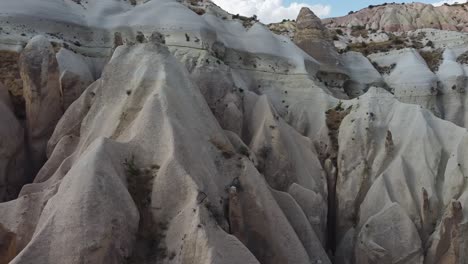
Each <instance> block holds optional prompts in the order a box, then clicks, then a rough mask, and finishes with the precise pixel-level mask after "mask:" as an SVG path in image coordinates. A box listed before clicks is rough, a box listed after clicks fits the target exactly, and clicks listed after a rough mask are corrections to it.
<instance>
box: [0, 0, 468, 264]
mask: <svg viewBox="0 0 468 264" xmlns="http://www.w3.org/2000/svg"><path fill="white" fill-rule="evenodd" d="M25 1H29V2H28V3H29V4H30V5H31V6H32V7H33V8H32V9H33V10H34V11H37V10H41V12H33V14H34V15H33V14H32V13H31V12H32V11H31V10H30V9H27V8H26V9H25V8H20V7H23V5H18V4H17V3H16V2H11V3H10V2H9V3H8V5H7V4H5V3H3V2H0V8H1V9H2V14H3V13H6V14H10V15H13V14H16V15H13V16H15V17H16V19H17V20H14V21H13V20H8V23H6V22H5V23H4V22H3V21H4V18H3V15H2V14H0V25H1V26H2V27H4V26H5V30H7V31H9V33H10V34H8V36H6V35H3V34H2V32H3V31H0V44H1V45H0V49H1V48H2V47H3V46H2V45H9V46H8V47H9V48H11V46H12V45H13V46H15V47H16V48H17V53H21V54H22V55H21V59H20V66H21V67H20V69H21V78H22V79H23V81H24V85H23V87H24V89H23V90H24V96H25V99H26V102H27V105H26V110H27V115H26V117H27V120H26V127H25V129H23V128H22V126H21V122H19V121H18V120H17V119H16V118H15V116H14V115H13V113H12V107H11V104H10V102H9V100H10V98H9V95H8V94H7V93H6V92H5V93H4V94H3V95H2V97H0V98H1V99H2V100H1V101H0V108H2V109H3V112H4V113H5V115H4V116H2V119H1V120H0V128H1V129H0V135H2V138H14V139H17V140H9V141H2V142H1V143H2V144H1V145H0V154H1V155H0V194H2V195H3V193H5V195H6V196H5V197H6V198H1V199H4V200H9V201H8V202H3V203H0V262H1V261H4V262H6V261H10V263H13V264H23V263H39V264H46V263H96V264H97V263H182V264H185V263H186V264H189V263H191V264H192V263H222V264H225V263H228V264H231V263H232V264H234V263H247V264H257V263H268V264H270V263H272V264H283V263H294V264H295V263H298V264H299V263H300V264H303V263H310V264H316V263H325V264H326V263H349V264H354V263H356V264H357V263H369V264H371V263H372V264H374V263H375V264H377V263H400V264H406V263H417V264H422V263H465V262H466V260H465V255H464V252H468V248H467V245H468V241H467V234H468V228H467V225H466V223H467V216H468V212H467V210H466V208H468V207H467V203H468V189H467V185H466V184H465V181H466V175H468V172H467V164H466V157H467V155H468V152H467V146H468V143H467V142H468V141H467V140H468V133H467V131H466V129H465V128H463V127H460V126H457V125H455V124H454V123H456V124H458V125H462V126H463V125H464V123H463V122H462V121H464V118H465V115H464V112H465V110H464V109H465V108H464V105H465V103H464V101H465V97H464V96H462V95H461V94H462V90H463V89H465V88H466V87H465V86H466V80H465V78H464V76H466V74H465V71H466V65H465V64H464V63H466V62H464V61H463V60H460V59H459V57H460V56H461V55H462V54H463V53H464V52H465V51H466V47H465V48H463V45H464V43H465V42H463V41H464V38H460V35H453V34H452V33H454V34H455V33H456V34H461V33H458V32H451V33H447V32H445V31H444V32H439V33H437V32H438V31H434V32H435V33H434V34H430V35H428V36H426V37H425V36H422V37H421V38H420V41H422V42H424V43H425V42H429V40H431V41H433V42H434V43H433V44H434V47H430V45H429V46H428V47H426V48H424V47H419V48H417V47H416V48H412V49H410V48H407V49H403V48H402V49H399V50H395V51H394V50H391V51H388V52H372V54H371V55H369V54H365V55H364V54H361V53H358V52H347V53H345V54H338V52H337V51H336V50H335V48H334V47H333V46H332V43H331V41H330V36H329V34H331V33H330V31H328V30H327V29H326V28H325V27H324V26H323V25H322V24H321V22H320V20H319V19H318V18H317V17H316V16H315V15H314V14H313V13H312V12H311V11H310V10H308V9H303V10H301V13H300V14H299V17H298V21H297V24H296V25H295V26H297V28H294V30H293V31H294V32H295V33H294V41H296V43H297V44H298V45H299V46H300V47H298V45H296V44H295V43H294V42H292V41H291V40H290V39H289V38H287V37H284V36H277V35H275V34H273V33H272V32H270V31H269V30H268V28H267V27H265V26H264V25H261V24H259V23H254V21H253V20H249V21H248V23H246V21H245V20H243V19H244V18H241V17H240V18H239V17H237V16H233V15H230V14H227V13H226V12H224V11H222V10H220V9H219V7H216V6H215V5H213V4H212V3H210V2H207V1H188V2H183V1H182V3H181V2H180V1H172V0H167V1H155V0H152V1H117V2H116V1H107V0H102V1H101V0H100V1H97V0H89V1H72V2H66V3H63V2H60V1H59V0H51V1H50V2H49V1H46V2H44V1H33V0H25ZM50 10H60V11H61V12H51V11H50ZM18 14H21V15H18ZM44 14H46V15H44ZM64 14H65V15H64ZM8 19H11V17H9V18H8ZM5 21H6V20H5ZM252 23H254V24H253V25H252ZM17 24H20V25H25V26H24V27H19V28H21V29H23V28H26V29H27V31H26V33H22V32H20V31H18V28H16V27H15V26H16V25H17ZM51 28H53V29H54V30H57V31H60V32H61V33H62V34H58V35H57V34H55V35H50V34H46V33H48V32H51V31H50V29H51ZM29 30H30V31H29ZM350 30H351V29H350ZM158 31H161V32H158ZM31 32H34V34H46V35H45V36H42V37H41V36H38V37H34V38H32V39H31V40H30V41H29V43H28V45H26V48H24V50H22V51H21V52H20V50H21V49H22V44H21V43H22V42H21V41H24V40H25V39H27V37H29V34H32V33H31ZM428 32H429V31H428ZM342 33H343V35H340V36H339V37H338V39H339V41H342V40H343V41H344V40H345V39H346V38H348V36H349V35H350V34H348V33H349V32H342ZM21 34H24V35H26V36H22V35H21ZM337 34H338V32H337ZM379 34H384V33H379ZM413 34H414V36H418V32H412V33H411V34H410V33H409V34H408V35H407V36H406V37H407V38H408V39H410V38H411V37H412V36H413ZM370 36H376V35H370ZM379 36H380V35H379ZM390 36H391V35H387V37H389V38H390ZM462 36H463V35H462ZM23 37H25V38H23ZM401 37H402V38H403V36H401ZM448 37H450V38H448ZM359 38H361V40H362V38H364V37H363V36H360V37H353V41H354V42H356V41H357V39H359ZM426 38H427V39H426ZM5 39H7V40H8V41H4V40H5ZM350 39H351V37H350ZM447 39H451V40H455V39H458V40H457V42H455V41H451V43H447ZM378 40H379V41H381V42H385V41H390V40H389V39H385V38H383V37H382V38H380V39H378ZM2 41H4V42H2ZM15 41H16V42H15ZM353 41H352V42H353ZM392 41H393V40H392ZM354 42H353V43H354ZM403 42H404V43H406V42H407V41H403ZM449 42H450V41H449ZM452 42H453V43H452ZM2 43H3V44H2ZM5 43H7V44H5ZM15 43H16V44H15ZM353 43H351V44H353ZM366 43H370V41H369V42H366ZM348 44H349V43H348ZM348 44H347V45H348ZM392 45H406V44H401V43H400V44H394V43H393V44H392ZM444 45H448V46H446V47H444ZM422 46H424V45H422ZM439 48H440V49H442V48H445V49H446V50H445V51H444V52H443V56H442V58H443V61H441V63H440V65H437V66H439V67H438V69H437V70H436V67H434V66H435V65H434V64H437V63H435V62H433V61H432V62H433V63H430V62H431V61H428V60H427V59H428V58H427V57H424V56H426V55H427V54H426V55H424V54H423V53H421V52H422V51H434V50H436V49H439ZM418 49H419V50H418ZM417 50H418V51H417ZM366 55H367V56H366ZM461 57H462V58H463V56H461ZM335 59H336V60H335ZM337 62H338V64H337ZM340 63H341V64H340ZM393 64H395V65H393ZM0 65H1V64H0ZM392 65H393V66H392ZM103 68H104V70H103ZM340 74H341V75H340ZM344 75H346V81H345V78H343V79H341V80H342V82H341V83H339V84H337V83H332V82H331V81H332V80H336V79H337V78H338V77H340V76H344ZM415 76H417V77H418V78H415ZM10 77H11V76H10ZM0 78H3V77H1V76H0ZM340 78H341V77H340ZM2 80H6V79H2ZM9 83H10V84H11V82H9ZM454 84H455V85H456V89H452V88H451V87H453V85H454ZM433 87H435V88H437V90H436V92H434V89H432V88H433ZM7 89H8V88H6V89H1V87H0V91H6V90H7ZM10 91H11V89H10ZM449 91H452V92H451V93H449ZM455 91H456V92H455ZM390 92H393V94H392V93H390ZM337 97H339V98H340V99H341V100H340V99H338V98H337ZM350 98H354V99H350ZM421 106H422V107H421ZM62 109H63V111H65V112H64V113H63V111H62ZM65 109H66V110H65ZM429 110H431V111H429ZM62 113H63V116H62ZM434 113H435V114H437V116H438V117H436V115H434ZM440 117H442V118H445V119H447V120H448V121H446V120H442V119H441V118H440ZM455 120H456V121H455ZM7 124H8V125H7ZM23 131H26V132H23ZM2 133H4V134H2ZM24 133H26V136H27V137H26V139H27V140H25V142H23V141H22V140H20V139H23V136H22V135H23V134H24ZM13 135H21V137H14V136H13ZM23 148H30V149H32V150H34V151H33V152H32V154H33V155H32V156H33V158H34V162H36V163H35V166H36V168H35V169H36V170H37V171H38V172H37V173H36V174H35V178H34V179H26V178H24V177H20V175H19V174H18V173H19V172H21V168H29V166H25V165H24V163H22V162H23V161H21V155H19V154H20V153H21V151H20V150H21V149H23ZM38 157H39V158H41V159H39V158H38ZM38 161H40V162H38ZM42 164H43V165H42ZM28 165H29V163H28ZM25 179H26V180H25ZM26 182H32V183H30V184H26V185H24V183H26ZM4 183H6V185H5V184H4ZM23 185H24V186H23ZM3 186H7V187H8V188H6V189H5V188H4V189H2V188H3ZM10 186H13V187H14V188H16V191H15V193H14V194H12V195H10V192H9V190H10V188H11V187H10ZM21 187H22V188H21ZM20 188H21V191H20V190H19V189H20ZM2 192H3V193H2ZM18 192H19V194H18ZM12 199H13V200H12Z"/></svg>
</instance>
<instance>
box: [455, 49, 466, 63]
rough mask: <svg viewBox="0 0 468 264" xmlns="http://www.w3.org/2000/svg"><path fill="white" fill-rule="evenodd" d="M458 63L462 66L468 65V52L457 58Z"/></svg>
mask: <svg viewBox="0 0 468 264" xmlns="http://www.w3.org/2000/svg"><path fill="white" fill-rule="evenodd" d="M457 62H458V63H461V64H468V51H466V52H464V53H462V54H461V55H460V56H458V58H457Z"/></svg>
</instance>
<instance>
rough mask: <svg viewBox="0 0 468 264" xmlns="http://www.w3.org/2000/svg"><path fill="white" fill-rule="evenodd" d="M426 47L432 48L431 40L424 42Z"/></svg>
mask: <svg viewBox="0 0 468 264" xmlns="http://www.w3.org/2000/svg"><path fill="white" fill-rule="evenodd" d="M426 47H431V48H434V42H432V40H429V41H428V42H427V43H426Z"/></svg>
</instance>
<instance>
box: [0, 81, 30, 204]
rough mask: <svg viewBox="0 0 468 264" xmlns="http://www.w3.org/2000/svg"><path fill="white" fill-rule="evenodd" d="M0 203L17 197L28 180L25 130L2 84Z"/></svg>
mask: <svg viewBox="0 0 468 264" xmlns="http://www.w3.org/2000/svg"><path fill="white" fill-rule="evenodd" d="M0 111H1V113H2V115H1V117H0V124H1V125H0V142H1V148H0V201H8V200H11V199H14V198H16V197H17V195H18V193H19V192H20V190H21V187H22V186H23V185H24V184H25V183H27V182H28V181H30V179H29V178H27V174H26V172H27V166H26V165H27V162H26V159H25V142H24V130H23V127H22V126H21V124H20V122H19V121H18V120H17V119H16V117H15V115H14V113H13V105H12V103H11V101H10V97H9V95H8V92H7V90H6V88H5V87H4V86H3V85H1V84H0Z"/></svg>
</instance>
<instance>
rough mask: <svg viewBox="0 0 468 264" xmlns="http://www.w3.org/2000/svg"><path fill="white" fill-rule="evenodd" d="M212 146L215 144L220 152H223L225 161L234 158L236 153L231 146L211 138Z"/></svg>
mask: <svg viewBox="0 0 468 264" xmlns="http://www.w3.org/2000/svg"><path fill="white" fill-rule="evenodd" d="M210 142H211V144H213V145H214V146H215V147H216V148H217V149H218V150H219V151H221V154H222V155H223V157H224V158H225V159H230V158H232V157H233V156H234V154H235V153H234V151H232V148H231V146H229V145H227V144H225V143H223V142H221V141H220V140H218V139H216V138H211V139H210Z"/></svg>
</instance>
